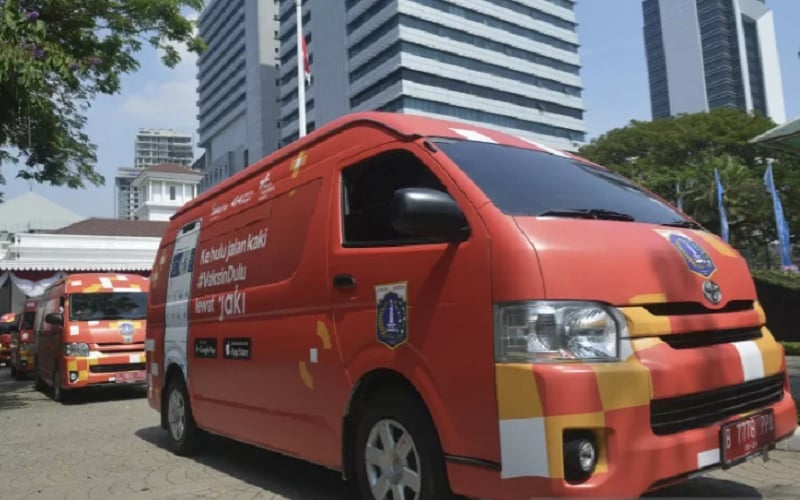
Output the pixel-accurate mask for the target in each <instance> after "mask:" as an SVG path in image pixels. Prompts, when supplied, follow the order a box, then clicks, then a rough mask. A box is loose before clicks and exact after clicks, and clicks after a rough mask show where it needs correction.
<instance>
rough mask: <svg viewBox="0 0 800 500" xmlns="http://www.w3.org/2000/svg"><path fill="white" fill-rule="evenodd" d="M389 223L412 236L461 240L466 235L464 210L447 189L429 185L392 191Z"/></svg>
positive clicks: (452, 240) (467, 227)
mask: <svg viewBox="0 0 800 500" xmlns="http://www.w3.org/2000/svg"><path fill="white" fill-rule="evenodd" d="M392 225H393V226H394V229H395V230H396V231H398V232H401V233H403V234H406V235H408V236H412V237H420V238H430V237H432V238H444V239H446V240H447V241H449V242H452V243H460V242H462V241H465V240H466V239H467V238H469V235H470V230H469V225H468V224H467V219H466V217H465V216H464V213H463V212H462V211H461V209H460V208H459V207H458V204H457V203H456V201H455V200H454V199H453V198H452V197H451V196H450V195H449V194H447V193H445V192H443V191H438V190H436V189H428V188H405V189H398V190H397V191H395V192H394V198H393V199H392Z"/></svg>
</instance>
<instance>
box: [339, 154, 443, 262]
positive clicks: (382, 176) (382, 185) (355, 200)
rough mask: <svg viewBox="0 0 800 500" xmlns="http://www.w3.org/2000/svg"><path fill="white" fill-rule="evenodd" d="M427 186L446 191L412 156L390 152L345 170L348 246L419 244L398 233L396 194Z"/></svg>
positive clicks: (344, 191)
mask: <svg viewBox="0 0 800 500" xmlns="http://www.w3.org/2000/svg"><path fill="white" fill-rule="evenodd" d="M409 187H424V188H430V189H436V190H439V191H444V192H447V189H446V188H445V187H444V185H443V184H442V183H441V182H440V181H439V179H438V178H437V177H436V176H435V175H434V174H433V172H431V171H430V169H429V168H428V167H426V166H425V164H424V163H422V161H420V160H419V159H418V158H417V157H416V156H414V155H413V154H412V153H410V152H408V151H405V150H395V151H388V152H384V153H381V154H379V155H376V156H374V157H372V158H369V159H367V160H364V161H362V162H359V163H357V164H355V165H353V166H350V167H347V168H345V169H344V170H343V171H342V214H343V221H342V224H343V226H344V235H343V238H344V242H343V245H344V246H346V247H375V246H398V245H411V244H420V243H430V241H420V240H418V239H415V238H410V237H407V236H405V235H403V234H401V233H398V232H397V231H395V229H394V227H392V220H391V216H392V211H391V204H392V198H393V196H394V192H395V191H396V190H398V189H402V188H409Z"/></svg>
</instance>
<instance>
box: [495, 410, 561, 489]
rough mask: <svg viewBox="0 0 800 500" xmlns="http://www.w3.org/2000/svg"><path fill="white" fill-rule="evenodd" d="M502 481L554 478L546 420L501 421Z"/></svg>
mask: <svg viewBox="0 0 800 500" xmlns="http://www.w3.org/2000/svg"><path fill="white" fill-rule="evenodd" d="M500 459H501V470H500V478H501V479H508V478H512V477H529V476H536V477H550V466H549V462H548V460H547V436H546V435H545V428H544V417H533V418H514V419H509V420H500Z"/></svg>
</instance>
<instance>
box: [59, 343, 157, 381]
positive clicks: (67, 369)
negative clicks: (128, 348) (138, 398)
mask: <svg viewBox="0 0 800 500" xmlns="http://www.w3.org/2000/svg"><path fill="white" fill-rule="evenodd" d="M144 359H145V355H144V351H142V352H137V353H125V354H113V355H95V356H90V357H67V358H65V360H64V361H65V363H64V372H63V373H62V380H63V381H64V388H65V389H79V388H82V387H87V386H95V385H106V384H128V385H130V384H134V385H143V384H146V383H147V380H146V375H145V365H144Z"/></svg>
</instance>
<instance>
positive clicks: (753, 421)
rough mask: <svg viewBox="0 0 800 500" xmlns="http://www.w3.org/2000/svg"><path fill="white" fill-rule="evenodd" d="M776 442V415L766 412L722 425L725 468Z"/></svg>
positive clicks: (721, 438)
mask: <svg viewBox="0 0 800 500" xmlns="http://www.w3.org/2000/svg"><path fill="white" fill-rule="evenodd" d="M774 442H775V414H774V413H773V411H772V410H765V411H762V412H759V413H756V414H754V415H750V416H749V417H745V418H742V419H739V420H734V421H733V422H728V423H726V424H723V425H722V428H721V429H720V449H721V455H722V457H721V459H722V466H723V467H726V468H727V467H731V466H733V465H735V464H737V463H739V462H742V461H744V460H745V459H747V458H748V457H750V456H751V455H755V454H757V453H759V452H761V451H762V450H764V449H765V448H767V447H768V446H769V445H771V444H772V443H774Z"/></svg>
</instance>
